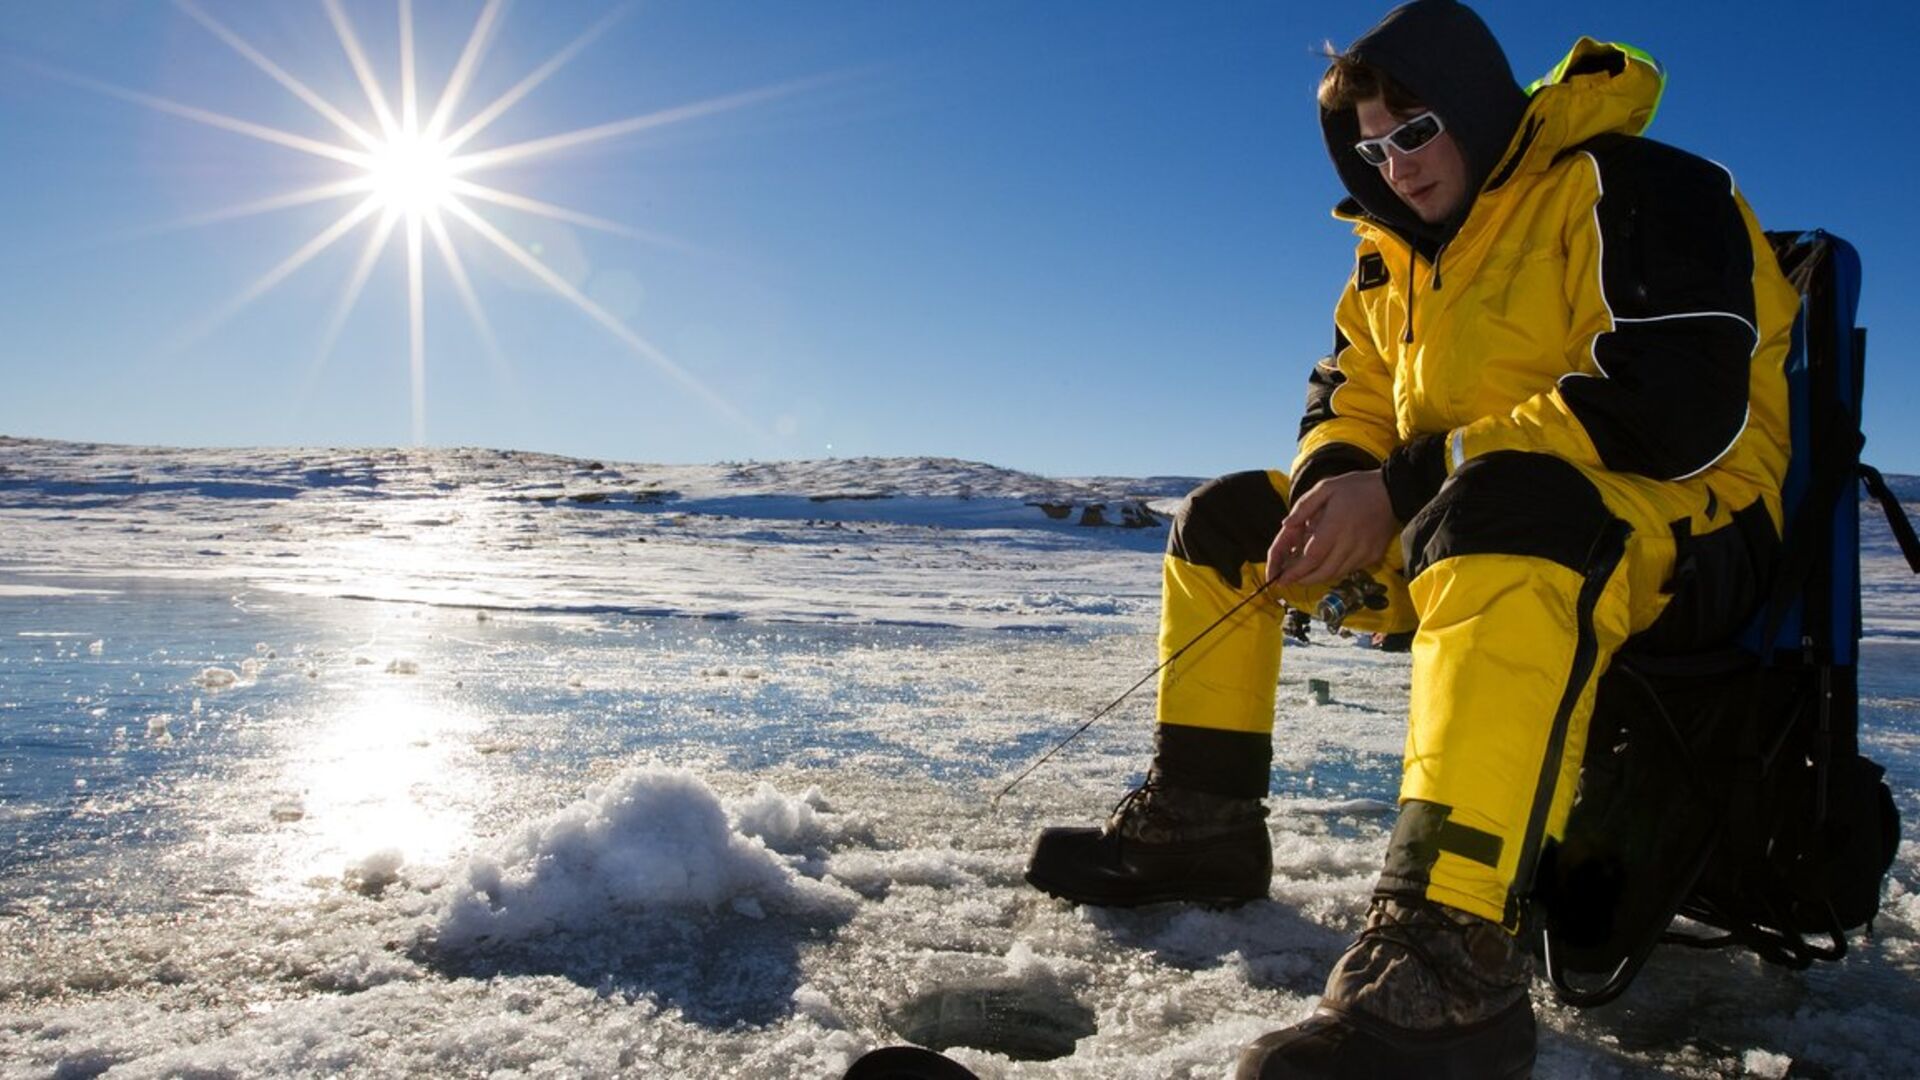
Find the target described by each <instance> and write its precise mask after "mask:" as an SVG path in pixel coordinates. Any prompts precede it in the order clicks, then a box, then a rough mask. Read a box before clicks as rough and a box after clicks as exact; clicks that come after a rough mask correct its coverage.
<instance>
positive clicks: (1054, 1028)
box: [887, 982, 1098, 1061]
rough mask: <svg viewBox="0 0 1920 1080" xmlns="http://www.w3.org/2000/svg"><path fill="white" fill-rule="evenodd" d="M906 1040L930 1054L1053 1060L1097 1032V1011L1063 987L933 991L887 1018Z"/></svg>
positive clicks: (974, 986) (967, 986)
mask: <svg viewBox="0 0 1920 1080" xmlns="http://www.w3.org/2000/svg"><path fill="white" fill-rule="evenodd" d="M887 1022H888V1023H889V1024H891V1025H892V1026H893V1030H894V1031H896V1032H898V1033H899V1035H900V1037H901V1038H903V1039H906V1040H907V1041H908V1042H911V1043H915V1044H918V1045H920V1046H924V1047H927V1048H928V1049H930V1050H946V1049H948V1048H950V1047H955V1046H966V1047H971V1048H972V1049H975V1050H985V1051H988V1052H989V1053H994V1054H1002V1055H1004V1056H1006V1057H1010V1058H1012V1059H1013V1060H1015V1061H1052V1060H1054V1059H1055V1058H1062V1057H1066V1056H1067V1055H1068V1054H1071V1053H1073V1047H1074V1044H1075V1043H1077V1042H1079V1041H1080V1040H1081V1039H1084V1038H1086V1037H1087V1036H1089V1035H1092V1034H1093V1033H1094V1032H1095V1031H1096V1030H1098V1029H1097V1027H1096V1026H1095V1024H1094V1019H1093V1010H1092V1009H1089V1008H1087V1007H1086V1006H1085V1005H1082V1004H1081V1003H1080V1002H1079V1001H1077V1000H1075V999H1073V998H1071V997H1068V996H1065V995H1063V994H1061V993H1060V991H1059V989H1058V988H1057V987H1051V986H1049V987H1044V988H1043V987H1036V986H1025V985H1008V984H1006V983H991V982H974V983H964V984H959V985H954V986H943V987H939V988H936V989H933V990H929V991H927V992H926V993H924V994H921V995H919V996H917V997H915V998H913V999H911V1000H909V1001H907V1002H906V1003H904V1004H902V1005H899V1006H897V1007H896V1008H894V1009H893V1010H892V1011H891V1012H890V1013H889V1014H888V1016H887Z"/></svg>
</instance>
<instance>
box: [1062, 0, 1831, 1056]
mask: <svg viewBox="0 0 1920 1080" xmlns="http://www.w3.org/2000/svg"><path fill="white" fill-rule="evenodd" d="M1663 81H1664V77H1663V73H1662V71H1661V69H1660V67H1659V66H1658V65H1657V64H1656V63H1654V62H1653V61H1652V60H1651V59H1650V58H1649V57H1647V56H1646V55H1645V54H1643V53H1640V52H1639V51H1637V50H1635V49H1632V48H1630V47H1627V46H1623V45H1611V44H1601V43H1599V42H1595V41H1592V40H1589V39H1582V40H1581V41H1580V42H1579V43H1577V44H1576V45H1575V46H1574V47H1573V50H1572V52H1571V53H1570V54H1569V55H1568V56H1567V57H1566V59H1565V60H1564V61H1563V62H1562V63H1561V64H1560V65H1559V66H1558V67H1556V68H1555V69H1554V71H1553V72H1552V73H1551V74H1550V75H1549V76H1548V77H1547V78H1546V79H1544V80H1542V82H1541V84H1538V85H1536V87H1534V88H1533V89H1532V90H1531V91H1530V92H1529V91H1526V90H1523V89H1522V88H1521V87H1520V86H1519V85H1518V84H1517V83H1516V82H1515V80H1514V77H1513V74H1512V71H1511V68H1510V67H1509V65H1508V62H1507V58H1506V56H1505V55H1504V53H1503V52H1502V50H1501V48H1500V46H1499V44H1498V43H1497V42H1496V41H1495V39H1494V38H1493V36H1492V34H1491V33H1490V32H1489V31H1488V29H1487V28H1486V26H1485V25H1484V24H1483V23H1482V22H1481V20H1480V19H1479V18H1478V16H1476V15H1475V14H1474V13H1473V12H1472V11H1471V10H1469V9H1468V8H1466V7H1464V6H1462V5H1460V4H1457V3H1453V2H1450V0H1415V2H1413V3H1409V4H1406V5H1404V6H1402V7H1399V8H1396V9H1395V10H1394V11H1392V12H1391V13H1389V14H1388V15H1387V16H1386V17H1385V18H1384V19H1383V20H1382V21H1381V22H1380V23H1379V24H1378V25H1377V26H1375V27H1374V28H1373V29H1372V30H1371V31H1369V32H1368V33H1366V34H1365V35H1364V36H1362V37H1361V38H1360V39H1359V40H1358V41H1356V42H1354V43H1353V45H1352V46H1351V47H1350V48H1348V49H1347V50H1346V51H1345V52H1343V53H1340V54H1339V55H1338V56H1335V57H1334V58H1333V61H1332V64H1331V66H1330V67H1329V68H1328V69H1327V71H1326V74H1325V76H1324V77H1323V79H1322V81H1321V83H1320V88H1319V95H1318V96H1319V102H1320V117H1321V125H1322V128H1323V130H1324V133H1325V137H1326V145H1327V149H1328V152H1329V154H1330V155H1331V156H1332V158H1333V163H1334V168H1335V169H1336V171H1337V172H1338V173H1339V175H1340V177H1341V180H1342V181H1343V182H1344V184H1345V186H1346V188H1347V191H1348V193H1349V195H1350V197H1349V198H1347V199H1346V200H1345V201H1343V202H1342V203H1341V204H1340V206H1339V207H1338V208H1337V209H1336V210H1335V216H1336V217H1338V218H1340V219H1341V220H1343V221H1346V222H1349V223H1351V225H1352V227H1353V230H1354V232H1355V234H1356V235H1357V236H1358V238H1359V242H1358V245H1357V248H1356V251H1355V255H1354V261H1353V264H1352V266H1351V267H1350V268H1349V271H1348V272H1349V277H1348V279H1347V283H1346V288H1345V290H1344V292H1343V293H1342V295H1341V297H1340V300H1339V303H1338V305H1337V307H1336V309H1335V312H1334V333H1333V347H1332V351H1331V353H1330V354H1329V355H1328V356H1327V357H1326V358H1325V359H1323V360H1321V361H1320V363H1319V364H1318V366H1317V367H1316V368H1315V369H1314V371H1313V374H1312V376H1311V377H1310V379H1309V385H1308V392H1307V405H1306V412H1305V415H1304V417H1303V418H1302V420H1301V425H1300V442H1299V450H1298V453H1297V454H1296V456H1295V458H1294V460H1293V464H1292V468H1291V470H1290V471H1289V473H1288V474H1282V473H1280V472H1278V471H1266V472H1247V473H1238V474H1235V475H1231V476H1227V477H1223V478H1221V479H1218V480H1215V481H1213V482H1211V483H1209V484H1207V485H1205V486H1203V487H1201V488H1200V489H1199V490H1197V491H1195V492H1194V493H1193V494H1192V495H1191V496H1190V497H1189V499H1188V501H1187V503H1186V504H1185V506H1184V508H1183V510H1182V511H1181V513H1180V515H1179V518H1178V520H1177V521H1176V523H1175V525H1174V529H1173V533H1172V537H1171V540H1170V543H1169V548H1168V553H1167V556H1166V559H1165V564H1164V592H1163V599H1164V603H1163V609H1162V621H1161V632H1160V643H1161V654H1162V656H1163V657H1165V656H1169V655H1171V654H1172V652H1173V651H1174V650H1176V649H1177V648H1178V647H1179V646H1180V645H1182V644H1184V643H1186V642H1187V641H1188V640H1189V639H1191V638H1192V637H1193V636H1194V635H1195V634H1196V633H1197V632H1198V631H1200V630H1202V629H1203V628H1204V627H1206V626H1208V625H1209V624H1211V623H1213V622H1214V621H1215V620H1216V619H1219V618H1220V617H1221V616H1222V614H1223V613H1225V612H1227V611H1229V610H1230V609H1232V608H1233V607H1234V605H1236V604H1238V603H1240V602H1241V601H1242V600H1244V599H1246V598H1247V597H1248V596H1249V595H1250V594H1252V593H1254V592H1255V591H1259V590H1263V589H1266V590H1269V591H1270V593H1271V594H1272V595H1273V596H1275V597H1277V598H1279V599H1284V600H1285V601H1286V602H1287V603H1288V604H1290V605H1294V606H1297V607H1303V608H1306V609H1309V610H1311V609H1312V608H1313V606H1314V605H1315V604H1316V603H1317V602H1318V601H1319V600H1320V599H1321V598H1322V597H1323V596H1325V595H1326V594H1327V592H1328V590H1329V588H1330V587H1333V586H1335V585H1337V584H1339V583H1342V582H1345V581H1350V580H1358V579H1353V578H1351V575H1354V574H1355V573H1356V572H1360V573H1364V574H1365V575H1366V576H1367V578H1368V579H1371V581H1372V582H1375V583H1377V586H1378V587H1382V588H1383V589H1384V597H1385V599H1386V601H1387V603H1386V605H1385V606H1384V608H1381V609H1379V610H1371V611H1369V610H1363V611H1361V612H1360V613H1359V614H1357V615H1355V616H1354V617H1352V618H1351V619H1350V620H1349V625H1352V626H1355V627H1357V628H1361V629H1369V630H1382V631H1390V632H1398V631H1405V630H1409V629H1414V630H1415V636H1414V639H1413V646H1412V653H1413V677H1412V688H1411V692H1410V705H1409V716H1408V731H1407V740H1406V749H1405V755H1404V763H1403V775H1402V780H1401V787H1400V795H1399V799H1400V815H1399V819H1398V822H1397V824H1396V826H1395V828H1394V831H1393V835H1392V838H1391V841H1390V843H1389V844H1388V847H1387V852H1386V860H1385V866H1384V867H1383V868H1382V871H1381V874H1380V877H1379V879H1378V883H1377V885H1376V886H1375V890H1374V894H1373V898H1372V901H1371V906H1370V909H1369V911H1368V914H1367V917H1366V923H1365V928H1364V929H1363V930H1361V932H1360V934H1359V937H1358V939H1357V940H1356V941H1355V942H1354V943H1353V944H1352V946H1351V947H1350V948H1348V949H1347V951H1346V952H1345V954H1344V955H1342V956H1341V957H1340V959H1339V960H1338V961H1337V962H1336V963H1335V965H1334V967H1333V970H1332V972H1331V974H1330V975H1329V976H1328V979H1327V983H1326V989H1325V992H1324V994H1323V996H1322V998H1321V1000H1320V1003H1319V1006H1318V1008H1317V1009H1316V1010H1315V1011H1314V1012H1313V1014H1312V1015H1311V1016H1309V1017H1307V1018H1306V1019H1304V1020H1303V1021H1302V1022H1300V1023H1298V1024H1296V1025H1294V1026H1292V1027H1289V1028H1286V1029H1284V1030H1281V1031H1276V1032H1274V1033H1273V1034H1270V1035H1268V1036H1266V1037H1264V1038H1262V1039H1261V1040H1259V1041H1258V1042H1256V1043H1255V1044H1254V1045H1253V1046H1252V1047H1250V1048H1248V1050H1247V1052H1246V1055H1245V1056H1244V1058H1243V1059H1242V1061H1241V1066H1240V1069H1241V1075H1242V1076H1245V1077H1256V1076H1257V1077H1336V1076H1337V1077H1348V1076H1393V1075H1422V1076H1461V1077H1465V1076H1524V1075H1526V1074H1527V1073H1528V1072H1529V1070H1530V1069H1531V1067H1532V1063H1533V1058H1534V1043H1535V1035H1534V1019H1533V1010H1532V1005H1531V1003H1530V999H1529V984H1530V980H1531V977H1532V958H1531V954H1530V949H1529V945H1528V939H1527V937H1526V934H1527V931H1528V929H1529V922H1528V920H1529V894H1530V890H1531V886H1532V882H1533V876H1534V871H1535V868H1536V865H1537V862H1538V860H1539V858H1540V855H1541V852H1542V850H1543V847H1544V846H1545V845H1547V844H1548V843H1550V842H1551V840H1553V839H1554V838H1556V837H1557V836H1558V835H1559V834H1560V832H1561V830H1562V829H1563V828H1564V825H1565V823H1566V820H1567V815H1568V811H1569V809H1570V807H1571V804H1572V801H1573V796H1574V782H1575V779H1576V777H1577V775H1578V771H1579V767H1580V759H1581V755H1582V752H1583V749H1584V746H1585V739H1586V731H1587V723H1588V719H1589V717H1590V715H1591V713H1592V709H1593V701H1594V689H1595V684H1596V681H1597V679H1598V677H1599V675H1600V673H1601V672H1603V671H1604V670H1605V669H1606V667H1607V665H1608V662H1609V660H1610V659H1611V658H1612V657H1613V655H1614V654H1615V653H1616V651H1617V650H1619V649H1620V648H1621V647H1622V645H1623V644H1625V643H1626V642H1628V641H1629V639H1633V640H1634V643H1635V645H1636V647H1644V648H1652V649H1676V650H1677V649H1688V648H1697V647H1702V646H1705V645H1708V644H1711V643H1715V642H1717V641H1720V640H1724V639H1725V638H1726V637H1727V636H1728V635H1730V634H1731V633H1732V632H1733V631H1734V630H1735V629H1736V628H1737V627H1738V626H1739V625H1740V623H1741V621H1742V620H1743V619H1744V618H1745V617H1746V616H1747V614H1748V613H1749V612H1750V611H1751V610H1752V608H1753V606H1754V603H1755V601H1756V599H1757V598H1758V596H1759V589H1760V584H1761V582H1762V581H1763V580H1764V577H1765V575H1766V573H1767V570H1768V567H1769V565H1770V563H1771V561H1772V559H1773V557H1774V555H1775V553H1776V550H1777V547H1778V543H1779V541H1778V539H1777V538H1778V536H1779V530H1780V497H1779V491H1780V483H1781V478H1782V475H1783V472H1784V468H1785V464H1786V457H1787V449H1786V448H1787V445H1788V432H1787V426H1786V405H1785V384H1784V379H1783V376H1782V373H1781V360H1782V357H1783V356H1784V354H1785V351H1786V348H1787V341H1788V335H1789V333H1790V329H1791V325H1792V320H1793V315H1794V310H1795V306H1796V302H1797V300H1796V296H1795V293H1794V291H1793V289H1792V288H1791V286H1789V285H1788V283H1787V282H1786V280H1785V279H1784V278H1783V277H1782V276H1781V274H1780V272H1779V268H1778V266H1777V265H1776V263H1775V260H1774V258H1773V256H1772V255H1771V253H1770V252H1769V249H1768V247H1767V245H1766V243H1765V240H1764V238H1763V237H1762V236H1761V233H1760V229H1759V226H1758V225H1757V223H1756V222H1755V220H1754V217H1753V214H1752V213H1751V211H1750V210H1749V209H1748V208H1747V206H1746V204H1745V202H1744V201H1743V200H1742V199H1741V197H1740V195H1739V194H1738V192H1737V190H1736V188H1735V186H1734V182H1733V180H1732V178H1731V177H1730V176H1729V175H1728V173H1727V172H1726V171H1725V170H1724V169H1722V168H1721V167H1719V166H1718V165H1715V164H1713V163H1711V162H1708V161H1706V160H1703V159H1701V158H1698V157H1695V156H1693V155H1691V154H1688V153H1685V152H1683V151H1680V150H1676V149H1674V148H1672V147H1668V146H1664V145H1662V144H1660V143H1658V142H1654V141H1651V140H1648V139H1645V138H1641V137H1640V132H1641V131H1642V130H1643V129H1644V128H1645V127H1646V126H1647V124H1648V123H1649V122H1650V121H1651V120H1652V118H1653V115H1654V110H1655V107H1656V105H1657V104H1658V102H1659V99H1660V93H1661V89H1662V85H1663ZM1281 626H1282V623H1281V609H1280V607H1279V606H1278V605H1277V604H1274V603H1271V602H1268V600H1267V599H1266V598H1262V599H1261V600H1260V601H1259V602H1256V603H1253V604H1249V605H1247V606H1246V607H1244V608H1243V609H1241V611H1240V612H1238V613H1237V614H1235V615H1234V616H1233V617H1232V618H1230V619H1229V620H1228V621H1227V622H1226V624H1225V625H1224V626H1222V627H1221V628H1220V629H1219V630H1218V631H1216V632H1215V633H1214V634H1212V635H1211V636H1210V637H1209V639H1208V640H1207V642H1206V643H1205V644H1204V645H1203V646H1202V647H1199V648H1196V649H1194V650H1192V651H1191V652H1190V653H1188V654H1186V655H1183V656H1181V657H1180V658H1179V659H1178V660H1177V662H1175V663H1173V664H1172V665H1170V666H1169V667H1168V668H1166V669H1165V670H1164V671H1163V672H1162V674H1161V676H1160V686H1159V691H1160V693H1159V706H1158V709H1159V712H1158V726H1157V729H1156V737H1155V749H1154V756H1153V761H1152V766H1151V769H1150V771H1149V773H1148V778H1147V781H1146V783H1145V784H1144V785H1143V786H1142V787H1141V788H1139V789H1137V790H1135V791H1134V792H1132V793H1130V794H1129V795H1128V796H1127V797H1126V798H1125V799H1124V800H1123V801H1122V802H1121V804H1120V806H1119V808H1118V809H1117V810H1115V811H1114V813H1113V815H1112V817H1111V819H1110V820H1108V821H1107V823H1106V824H1105V826H1104V827H1101V828H1054V829H1048V830H1046V831H1044V832H1043V833H1042V834H1041V836H1040V837H1039V840H1038V842H1037V843H1036V845H1035V847H1034V851H1033V855H1032V860H1031V862H1030V864H1029V867H1028V871H1027V878H1028V880H1029V881H1030V882H1032V883H1033V884H1034V885H1035V886H1036V887H1038V888H1040V889H1042V890H1044V891H1046V892H1048V893H1050V894H1052V895H1055V896H1058V897H1062V898H1065V899H1068V900H1071V901H1075V902H1078V903H1085V904H1106V905H1133V904H1143V903H1152V902H1162V901H1179V900H1185V901H1195V902H1201V903H1210V904H1218V903H1234V902H1240V901H1246V900H1255V899H1260V898H1264V897H1265V896H1267V895H1268V889H1269V884H1270V878H1271V873H1272V847H1271V840H1270V837H1269V833H1268V829H1267V824H1266V810H1265V807H1264V806H1263V805H1262V802H1261V800H1262V798H1263V797H1264V796H1265V795H1266V793H1267V790H1268V784H1269V775H1268V774H1269V768H1270V764H1271V760H1272V749H1271V732H1272V729H1273V724H1274V700H1275V684H1276V682H1277V679H1278V674H1279V664H1280V651H1281V638H1282V634H1281ZM1282 722H1285V721H1284V720H1283V721H1282Z"/></svg>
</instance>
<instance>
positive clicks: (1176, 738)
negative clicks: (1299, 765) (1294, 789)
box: [1149, 724, 1273, 799]
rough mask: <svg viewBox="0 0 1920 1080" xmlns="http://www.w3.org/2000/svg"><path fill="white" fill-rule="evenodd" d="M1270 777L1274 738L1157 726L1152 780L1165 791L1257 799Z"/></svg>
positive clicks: (1167, 725) (1252, 733)
mask: <svg viewBox="0 0 1920 1080" xmlns="http://www.w3.org/2000/svg"><path fill="white" fill-rule="evenodd" d="M1272 773H1273V736H1271V735H1264V734H1257V733H1255V732H1250V731H1221V730H1218V729H1215V728H1203V727H1189V726H1187V725H1186V724H1161V725H1160V726H1159V727H1158V728H1156V729H1154V733H1153V771H1152V772H1151V774H1150V777H1149V778H1150V779H1152V780H1154V781H1156V782H1158V783H1162V784H1165V785H1167V786H1168V787H1178V788H1186V789H1188V790H1190V791H1205V792H1209V793H1211V794H1214V795H1226V796H1229V797H1232V798H1236V799H1260V798H1265V797H1266V794H1267V785H1268V783H1269V782H1270V780H1271V777H1272Z"/></svg>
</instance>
